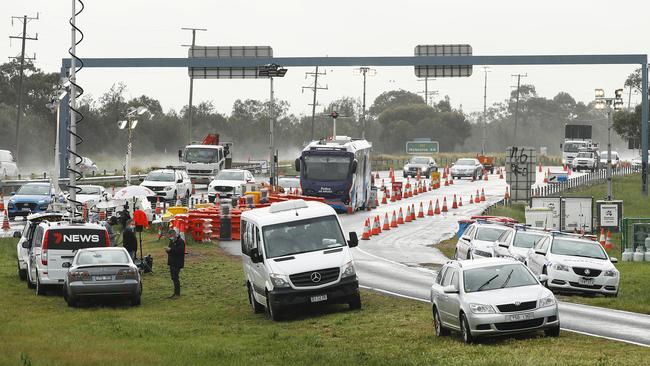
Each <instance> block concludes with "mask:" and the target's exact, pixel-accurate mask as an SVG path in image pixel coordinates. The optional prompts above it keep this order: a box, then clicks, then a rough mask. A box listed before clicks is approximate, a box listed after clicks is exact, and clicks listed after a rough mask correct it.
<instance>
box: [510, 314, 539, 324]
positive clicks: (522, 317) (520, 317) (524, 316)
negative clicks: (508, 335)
mask: <svg viewBox="0 0 650 366" xmlns="http://www.w3.org/2000/svg"><path fill="white" fill-rule="evenodd" d="M532 318H533V313H523V314H512V315H508V320H510V321H513V322H516V321H519V320H528V319H532Z"/></svg>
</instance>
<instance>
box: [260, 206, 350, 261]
mask: <svg viewBox="0 0 650 366" xmlns="http://www.w3.org/2000/svg"><path fill="white" fill-rule="evenodd" d="M262 231H263V236H264V249H265V252H266V257H267V258H275V257H283V256H286V255H291V254H299V253H307V252H313V251H317V250H323V249H330V248H338V247H342V246H345V239H344V238H343V233H342V232H341V228H340V227H339V223H338V220H337V219H336V216H334V215H331V216H323V217H315V218H312V219H306V220H299V221H292V222H285V223H282V224H276V225H270V226H266V227H264V228H263V229H262Z"/></svg>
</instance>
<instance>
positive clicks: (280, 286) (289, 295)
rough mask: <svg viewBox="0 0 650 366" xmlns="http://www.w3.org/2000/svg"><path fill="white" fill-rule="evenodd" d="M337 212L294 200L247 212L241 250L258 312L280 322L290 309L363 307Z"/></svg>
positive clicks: (353, 238) (352, 237) (352, 236)
mask: <svg viewBox="0 0 650 366" xmlns="http://www.w3.org/2000/svg"><path fill="white" fill-rule="evenodd" d="M358 244H359V241H358V238H357V234H356V233H355V232H350V233H349V240H345V236H344V235H343V230H342V228H341V223H340V221H339V218H338V216H337V215H336V212H335V211H334V209H333V208H332V207H330V206H329V205H326V204H324V203H320V202H315V201H304V200H290V201H285V202H278V203H273V204H271V205H270V206H269V207H264V208H258V209H254V210H250V211H245V212H242V215H241V249H242V260H243V266H244V275H245V277H246V286H247V289H248V299H249V302H250V304H251V306H252V309H253V312H254V313H261V312H263V311H266V314H267V316H268V317H269V318H271V319H272V320H279V319H281V318H282V317H283V315H287V314H288V313H289V311H288V310H289V309H290V308H295V307H300V306H305V305H309V304H332V303H344V304H348V305H349V306H350V308H351V309H359V308H361V297H360V295H359V281H358V279H357V275H356V272H355V269H354V261H353V259H352V255H351V254H350V248H351V247H355V246H357V245H358Z"/></svg>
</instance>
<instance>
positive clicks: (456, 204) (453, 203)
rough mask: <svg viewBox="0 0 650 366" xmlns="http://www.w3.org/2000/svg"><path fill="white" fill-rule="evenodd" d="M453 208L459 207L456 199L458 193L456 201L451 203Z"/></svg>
mask: <svg viewBox="0 0 650 366" xmlns="http://www.w3.org/2000/svg"><path fill="white" fill-rule="evenodd" d="M451 208H453V209H457V208H458V202H457V201H456V195H455V194H454V202H452V203H451Z"/></svg>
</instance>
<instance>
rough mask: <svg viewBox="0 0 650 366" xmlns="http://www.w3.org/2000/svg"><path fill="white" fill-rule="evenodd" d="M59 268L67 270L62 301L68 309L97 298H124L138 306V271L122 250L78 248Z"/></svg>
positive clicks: (118, 248)
mask: <svg viewBox="0 0 650 366" xmlns="http://www.w3.org/2000/svg"><path fill="white" fill-rule="evenodd" d="M63 267H67V268H68V274H67V276H66V278H65V282H64V285H63V298H64V299H65V301H66V302H67V303H68V305H69V306H71V307H74V306H76V305H77V303H78V302H79V300H82V299H89V298H97V297H106V298H116V297H117V298H126V299H128V300H130V302H131V305H134V306H137V305H140V299H141V296H142V280H141V277H140V272H139V271H138V267H136V265H135V264H134V263H133V261H132V260H131V257H130V256H129V253H128V252H127V251H126V249H124V248H122V247H112V248H110V247H109V248H104V247H102V248H88V249H80V250H79V251H78V252H77V253H76V254H75V256H74V259H73V260H72V262H66V263H63Z"/></svg>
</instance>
